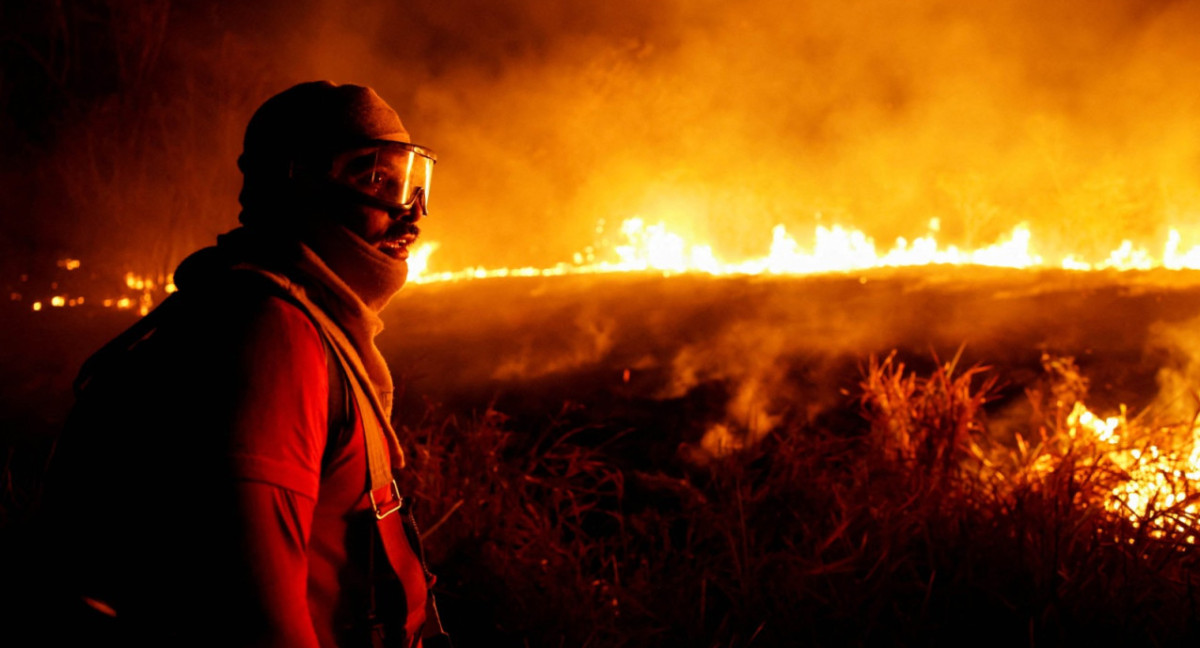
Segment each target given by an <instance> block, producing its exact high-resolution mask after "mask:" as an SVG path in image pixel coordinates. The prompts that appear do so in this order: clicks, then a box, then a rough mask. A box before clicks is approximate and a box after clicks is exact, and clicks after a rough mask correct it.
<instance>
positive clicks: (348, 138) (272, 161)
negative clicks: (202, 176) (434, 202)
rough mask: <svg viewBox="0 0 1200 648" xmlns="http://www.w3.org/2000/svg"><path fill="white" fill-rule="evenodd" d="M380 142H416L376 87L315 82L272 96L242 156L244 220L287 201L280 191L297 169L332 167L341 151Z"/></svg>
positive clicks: (260, 112) (252, 124) (259, 112)
mask: <svg viewBox="0 0 1200 648" xmlns="http://www.w3.org/2000/svg"><path fill="white" fill-rule="evenodd" d="M378 140H387V141H394V142H408V141H410V140H409V136H408V131H406V130H405V129H404V124H402V123H401V122H400V116H399V115H397V114H396V111H395V110H392V108H391V106H389V105H387V103H386V102H385V101H384V100H383V99H381V98H380V97H379V95H378V94H376V93H375V91H374V90H372V89H370V88H367V87H364V86H357V85H350V84H346V85H336V84H334V83H330V82H329V81H311V82H308V83H301V84H299V85H296V86H292V87H291V88H288V89H287V90H284V91H283V92H281V93H279V94H277V95H275V96H274V97H271V98H270V99H268V100H267V101H266V102H265V103H264V104H263V105H262V106H260V107H259V109H258V110H257V111H255V113H254V116H253V117H251V118H250V123H249V124H248V125H247V126H246V137H245V140H244V141H243V144H242V155H241V157H239V158H238V168H239V169H241V170H242V174H243V183H242V193H241V195H240V196H239V197H238V199H239V201H241V203H242V207H243V208H244V210H245V211H243V213H242V222H247V216H248V214H247V212H256V211H258V210H259V209H260V208H262V207H265V206H267V204H268V203H267V202H266V201H271V202H272V203H274V204H276V205H278V203H279V201H280V200H281V199H286V198H287V196H283V195H280V193H281V192H285V191H286V188H287V181H288V179H289V177H290V175H291V173H292V169H293V166H294V165H296V164H301V165H306V166H313V165H320V164H327V163H328V160H329V159H330V158H331V157H332V156H333V154H335V153H338V152H341V151H346V150H349V149H352V148H354V147H356V146H360V145H365V144H367V143H369V142H371V141H378ZM249 215H250V216H251V218H253V217H255V216H254V214H253V213H251V214H249Z"/></svg>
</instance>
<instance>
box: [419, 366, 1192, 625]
mask: <svg viewBox="0 0 1200 648" xmlns="http://www.w3.org/2000/svg"><path fill="white" fill-rule="evenodd" d="M956 365H957V359H955V360H953V361H951V362H949V363H944V364H943V363H940V362H939V363H938V366H937V367H936V368H935V369H934V370H933V371H932V372H931V373H930V374H929V375H928V376H918V375H915V374H914V373H912V372H909V371H906V369H905V366H904V365H903V364H902V363H900V362H899V361H898V360H897V359H896V357H895V355H894V354H893V355H892V356H889V357H887V358H885V359H883V360H882V361H877V360H874V359H872V361H871V362H870V364H869V366H868V368H867V369H866V370H865V371H864V376H863V379H862V383H861V394H860V397H859V403H860V406H861V411H862V415H863V425H862V426H861V429H854V430H846V429H841V430H822V429H813V428H811V427H805V426H800V425H799V424H793V425H791V426H784V427H782V428H780V429H777V430H775V431H774V432H773V433H771V434H770V435H768V436H767V437H766V438H765V439H764V441H763V442H762V443H761V444H760V445H758V446H756V447H754V448H750V449H746V450H743V451H740V452H737V453H734V454H731V455H729V456H726V457H723V458H720V459H718V460H716V461H713V462H712V463H710V464H708V465H707V466H705V467H703V468H696V467H694V466H693V467H688V466H687V465H686V464H685V463H684V462H679V463H678V464H677V465H674V466H664V467H663V468H662V470H661V471H658V472H654V473H648V472H645V471H639V470H634V469H631V468H625V467H623V466H622V465H619V464H620V462H619V461H618V460H617V459H616V458H615V456H616V455H614V454H612V453H609V452H607V451H606V448H607V444H610V443H613V442H614V439H615V438H616V437H619V436H620V434H621V433H622V432H624V431H620V430H612V429H607V428H604V427H603V426H593V427H573V425H572V421H573V419H572V417H570V416H569V413H568V412H566V411H564V415H560V416H558V417H554V418H552V419H550V420H549V421H547V422H546V423H545V424H544V426H542V427H541V428H539V429H536V430H530V429H516V428H515V427H514V426H513V425H512V422H511V421H509V420H507V419H506V418H505V417H504V416H503V415H501V414H499V413H497V412H494V411H488V412H486V413H484V414H483V415H481V416H479V417H477V418H474V419H472V420H469V421H462V420H459V419H456V418H454V417H439V415H437V414H436V411H435V410H431V417H430V419H429V420H427V421H426V422H425V423H423V424H422V425H420V426H418V427H416V428H415V429H412V430H409V431H408V433H409V437H410V442H411V443H412V444H413V446H414V447H415V448H416V453H415V455H416V457H415V459H414V461H413V464H414V466H413V467H414V470H412V471H411V476H412V480H413V481H412V482H411V484H410V487H411V488H412V489H413V490H414V492H416V493H417V495H418V496H419V497H420V498H421V499H422V500H424V508H423V510H422V511H421V513H422V515H421V517H422V518H423V519H425V520H428V521H431V522H432V521H437V522H438V524H437V528H436V530H433V531H432V532H431V533H430V534H429V536H430V537H429V538H428V542H429V545H430V548H431V554H432V556H433V557H434V562H435V563H437V566H435V570H436V571H439V572H440V573H441V574H442V580H441V581H440V583H441V585H440V589H441V590H442V594H441V598H442V600H443V605H444V606H445V607H446V608H447V609H446V612H445V616H446V617H447V618H448V622H449V623H450V624H451V625H452V626H454V627H456V628H457V629H458V633H459V635H460V636H461V641H462V642H463V643H476V642H479V643H489V645H538V646H562V645H566V646H656V645H657V646H680V645H683V646H752V645H753V646H768V645H847V644H849V645H858V644H878V643H883V644H921V645H936V644H944V645H960V644H961V643H962V642H964V641H966V640H979V641H986V642H997V641H999V642H1001V643H1004V644H1008V645H1038V644H1040V645H1045V644H1062V643H1071V644H1073V643H1084V642H1086V641H1099V640H1103V641H1105V643H1108V642H1111V641H1113V640H1126V641H1133V642H1134V643H1137V644H1139V645H1140V644H1145V643H1150V644H1156V645H1170V644H1179V643H1183V642H1185V641H1188V640H1190V639H1193V638H1194V636H1193V635H1194V630H1193V627H1192V619H1193V618H1195V612H1196V600H1195V595H1194V594H1193V591H1192V587H1191V583H1192V581H1194V580H1196V577H1197V574H1196V567H1195V558H1196V555H1197V553H1196V551H1195V549H1194V547H1193V546H1192V545H1189V544H1187V543H1186V541H1185V540H1184V538H1185V536H1186V535H1187V533H1190V531H1191V526H1190V525H1176V526H1178V527H1182V528H1185V531H1186V532H1187V533H1185V532H1182V531H1178V530H1177V529H1176V526H1172V527H1170V529H1167V531H1166V532H1163V533H1158V534H1155V533H1151V530H1152V529H1153V528H1155V527H1154V522H1153V520H1154V519H1159V518H1164V516H1165V518H1169V519H1171V520H1172V521H1173V522H1176V521H1178V520H1180V519H1182V518H1181V517H1180V514H1181V513H1182V512H1183V507H1185V506H1186V505H1187V504H1188V503H1190V502H1191V501H1192V500H1191V499H1190V497H1189V498H1185V499H1183V500H1180V501H1179V502H1177V503H1175V504H1173V505H1172V506H1170V507H1165V508H1162V510H1158V511H1156V512H1153V513H1147V514H1146V515H1144V516H1142V517H1141V518H1139V520H1138V521H1136V522H1135V521H1134V520H1130V519H1129V517H1128V516H1127V515H1123V514H1122V513H1121V512H1120V511H1119V510H1115V509H1113V508H1112V505H1111V504H1110V505H1109V506H1108V507H1106V504H1105V503H1106V502H1108V501H1110V500H1111V493H1112V492H1113V489H1114V488H1116V487H1118V486H1119V485H1120V484H1121V483H1124V482H1123V480H1128V479H1129V477H1130V475H1129V473H1128V471H1122V470H1121V469H1119V468H1118V467H1117V466H1116V465H1115V464H1114V463H1113V461H1112V460H1111V459H1110V455H1111V453H1112V452H1113V449H1112V448H1111V447H1108V446H1103V444H1097V443H1096V442H1095V440H1094V439H1088V438H1085V437H1084V436H1083V435H1082V434H1081V433H1080V431H1079V430H1078V429H1074V430H1073V428H1071V426H1070V424H1069V421H1068V418H1069V417H1068V413H1069V412H1070V409H1071V407H1070V405H1071V403H1073V402H1074V401H1076V400H1079V399H1082V398H1083V397H1084V396H1085V395H1086V381H1084V380H1083V379H1082V378H1081V377H1080V376H1079V375H1078V371H1077V369H1075V368H1074V365H1073V363H1071V362H1070V360H1069V359H1049V358H1048V359H1047V360H1046V370H1047V371H1046V376H1045V378H1044V380H1043V381H1042V383H1040V384H1039V385H1037V386H1034V387H1033V388H1031V389H1030V390H1029V395H1028V397H1029V399H1030V401H1031V405H1032V407H1031V411H1032V414H1031V417H1030V420H1029V422H1028V425H1027V428H1026V429H1025V430H1024V432H1023V433H1021V434H1018V435H1016V436H1015V437H1014V438H1011V439H996V438H993V437H992V436H990V435H989V432H988V425H987V419H986V408H985V406H986V404H987V403H988V401H989V398H990V396H991V394H992V393H993V390H994V389H995V385H996V377H995V376H994V375H991V374H990V373H989V371H988V370H987V369H986V368H984V367H972V368H969V369H967V370H964V371H959V370H958V368H957V366H956ZM1128 430H1129V434H1128V437H1129V438H1128V443H1132V444H1137V445H1140V446H1141V447H1142V448H1145V447H1146V446H1147V445H1148V444H1150V440H1149V439H1148V438H1147V435H1148V434H1149V431H1150V430H1151V428H1149V427H1147V426H1146V425H1145V424H1144V423H1138V422H1133V423H1129V424H1128ZM1134 430H1142V431H1143V432H1144V433H1143V434H1141V435H1140V436H1139V435H1137V434H1134ZM1154 431H1155V434H1156V435H1158V436H1162V435H1168V434H1175V435H1177V434H1178V433H1179V430H1178V429H1168V428H1163V427H1159V428H1154ZM634 433H635V434H636V431H634ZM1151 436H1154V435H1151ZM443 518H444V519H443ZM1165 518H1164V519H1165ZM1189 519H1194V518H1189ZM1159 526H1162V525H1159Z"/></svg>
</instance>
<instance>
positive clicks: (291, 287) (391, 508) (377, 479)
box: [237, 265, 450, 647]
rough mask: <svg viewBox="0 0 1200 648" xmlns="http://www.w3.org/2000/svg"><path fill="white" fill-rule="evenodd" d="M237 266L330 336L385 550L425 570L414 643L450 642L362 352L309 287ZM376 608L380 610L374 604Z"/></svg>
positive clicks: (414, 603) (415, 596) (395, 448)
mask: <svg viewBox="0 0 1200 648" xmlns="http://www.w3.org/2000/svg"><path fill="white" fill-rule="evenodd" d="M237 268H238V269H244V270H250V271H252V272H254V273H256V274H258V275H260V276H262V277H264V278H265V279H267V280H269V281H270V282H271V283H273V284H275V285H277V286H278V287H280V288H282V289H283V290H284V291H285V294H286V296H287V297H288V298H289V299H290V300H291V301H293V302H294V303H295V304H296V305H297V306H299V307H300V309H301V310H302V311H304V313H305V314H306V315H308V316H309V318H310V319H311V320H312V321H313V323H315V324H316V325H317V329H318V331H319V332H320V334H321V336H322V338H324V339H325V340H326V341H327V342H328V344H327V345H326V346H327V347H328V348H330V349H332V350H333V355H334V357H335V358H336V359H337V362H338V364H339V365H340V366H341V368H342V372H343V374H344V375H345V376H346V378H347V379H346V381H345V382H346V383H349V385H350V389H351V391H352V393H353V396H354V401H355V402H356V403H358V410H359V412H360V413H361V415H360V416H359V418H360V419H361V421H362V426H363V436H364V442H365V444H366V449H367V467H368V472H369V474H370V487H369V489H368V491H367V494H368V497H369V498H370V500H371V507H372V509H373V510H374V513H375V521H376V527H377V530H378V532H379V533H378V536H379V538H380V540H381V543H382V545H383V553H384V554H386V556H387V559H388V563H389V564H390V565H391V567H392V571H393V572H394V573H395V574H396V575H397V577H400V578H402V577H403V574H405V573H407V570H406V569H404V566H405V565H406V564H412V563H413V561H415V562H416V563H417V564H418V565H420V566H421V572H422V576H423V578H424V579H425V583H424V585H425V587H423V588H417V587H412V586H411V585H414V584H411V583H409V584H406V585H409V586H405V587H402V589H403V590H404V597H405V603H406V605H407V606H408V607H407V609H408V610H413V609H416V608H417V607H421V606H423V607H424V608H425V620H426V623H425V627H424V628H421V627H411V628H410V627H407V624H406V627H405V631H406V632H407V633H408V636H409V637H412V638H413V642H414V645H416V643H417V642H418V641H420V640H421V639H422V635H424V638H425V639H427V640H429V639H432V641H430V642H428V643H429V644H430V646H431V647H432V646H434V645H435V644H439V643H440V644H441V645H444V646H448V645H449V644H450V642H449V635H448V634H446V631H445V629H444V628H443V627H442V622H441V617H440V615H439V614H438V611H437V605H436V603H435V601H434V597H433V592H432V591H430V590H429V587H431V586H432V584H433V580H434V578H433V574H431V573H430V572H429V568H428V567H427V566H426V563H425V556H424V551H423V550H422V549H421V544H420V543H421V537H420V534H419V533H418V532H417V530H416V520H415V518H413V515H412V507H411V505H410V506H408V507H405V504H406V502H405V500H404V498H403V497H402V496H401V495H400V489H399V486H397V485H396V480H395V478H394V477H393V475H392V469H393V468H396V469H400V468H403V467H404V452H403V450H402V449H401V448H400V442H399V440H398V439H397V438H396V431H395V430H394V429H393V428H392V426H391V422H390V421H389V420H388V416H387V414H386V413H385V412H384V409H383V406H382V405H381V404H380V402H379V398H378V395H376V394H375V392H374V390H373V389H366V388H365V385H369V384H370V380H369V379H368V378H367V377H366V375H365V370H364V369H362V362H361V360H360V358H359V356H358V352H357V351H356V350H355V349H354V347H353V345H352V344H351V343H350V340H349V339H348V338H347V337H346V334H345V333H343V332H342V330H341V327H339V326H338V325H337V323H336V322H334V321H333V319H332V318H331V317H329V316H328V315H327V314H325V311H323V310H322V309H321V308H320V307H319V306H317V305H316V304H314V303H313V302H312V300H310V299H309V298H308V296H307V295H306V294H305V293H304V290H303V288H301V287H300V286H297V285H295V284H293V283H292V282H291V281H290V280H288V279H287V278H286V277H283V276H281V275H277V274H275V273H272V272H269V271H266V270H263V269H262V268H258V267H255V266H249V265H246V266H237ZM402 508H405V512H406V513H407V515H405V514H396V515H393V514H395V513H399V512H400V511H401V509H402ZM406 518H407V519H406ZM410 524H411V527H410V526H409V525H410ZM414 547H415V549H414ZM421 592H423V593H424V594H425V596H424V600H421V599H420V598H419V593H421ZM373 612H374V610H372V613H373ZM422 630H424V632H422Z"/></svg>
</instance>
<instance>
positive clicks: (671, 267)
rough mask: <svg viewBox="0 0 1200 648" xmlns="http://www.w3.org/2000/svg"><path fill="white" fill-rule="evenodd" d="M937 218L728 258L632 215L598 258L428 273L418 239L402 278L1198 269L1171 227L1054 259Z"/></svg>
mask: <svg viewBox="0 0 1200 648" xmlns="http://www.w3.org/2000/svg"><path fill="white" fill-rule="evenodd" d="M937 229H938V223H937V221H936V220H934V221H931V222H930V227H929V230H930V231H929V233H928V234H926V235H924V236H920V237H918V238H915V239H913V240H911V241H910V240H907V239H905V238H898V239H896V241H895V242H894V243H893V244H892V245H891V247H888V248H883V249H881V248H879V247H878V246H877V245H876V243H875V240H874V239H873V238H871V237H870V236H868V235H867V234H865V233H864V232H862V231H860V230H857V229H852V228H848V227H843V226H841V225H832V226H828V227H826V226H824V225H818V226H816V228H815V230H814V232H813V237H812V241H813V243H812V245H811V246H809V247H806V246H804V245H802V244H801V243H800V242H799V241H798V240H797V239H796V238H795V237H794V236H793V235H792V234H791V233H789V232H788V230H787V228H786V227H785V226H783V225H776V226H775V227H774V228H773V229H772V230H771V239H770V244H769V247H768V249H767V251H766V253H765V254H763V255H762V256H758V257H754V258H749V259H743V260H739V261H730V260H725V259H720V258H718V256H717V255H716V254H715V253H714V251H713V247H712V245H709V244H707V243H703V242H690V241H688V240H687V239H686V238H685V237H684V236H682V235H680V234H678V233H676V232H673V231H671V230H670V229H669V228H668V227H667V226H666V225H664V224H663V223H661V222H660V223H654V224H650V223H647V222H646V221H645V220H644V219H642V218H639V217H634V218H630V219H628V220H626V221H624V222H623V223H622V224H621V228H620V234H621V237H622V238H623V242H622V243H621V244H618V245H615V246H613V247H612V250H611V257H610V259H608V260H597V258H596V257H597V254H596V252H595V251H594V250H593V249H592V248H588V250H587V252H586V253H579V254H576V255H575V263H560V264H558V265H555V266H551V267H548V268H534V267H525V268H497V269H487V268H482V267H477V268H467V269H465V270H459V271H449V272H446V271H443V272H434V271H431V270H430V268H429V266H430V257H431V256H432V255H433V253H434V252H435V251H436V250H437V249H438V244H437V243H433V242H429V243H424V244H422V245H420V246H419V247H417V248H415V249H414V251H413V255H412V257H411V258H410V259H409V280H410V281H413V282H416V283H434V282H441V281H460V280H466V279H485V278H491V277H510V276H556V275H564V274H590V273H604V272H661V273H663V274H668V275H669V274H680V273H687V272H696V273H706V274H712V275H758V274H773V275H806V274H817V273H828V272H848V271H862V270H871V269H876V268H897V267H912V266H925V265H978V266H991V267H1001V268H1051V267H1054V268H1062V269H1065V270H1076V271H1089V270H1091V271H1096V270H1120V271H1124V270H1151V269H1156V268H1165V269H1169V270H1183V269H1191V270H1195V269H1200V245H1196V246H1193V247H1191V248H1189V249H1186V250H1185V249H1184V248H1183V246H1182V236H1181V235H1180V233H1179V231H1178V230H1176V229H1172V230H1170V232H1169V233H1168V237H1167V241H1166V242H1165V243H1164V244H1163V246H1162V253H1161V254H1160V255H1155V254H1153V253H1151V252H1150V251H1149V250H1147V249H1145V248H1143V247H1137V246H1135V245H1134V244H1133V243H1132V242H1131V241H1124V242H1122V243H1121V245H1120V246H1118V247H1117V249H1115V250H1113V251H1112V252H1110V253H1109V254H1108V256H1107V257H1106V258H1103V259H1099V260H1094V261H1087V260H1084V259H1081V258H1079V257H1078V256H1076V255H1073V254H1068V255H1066V256H1063V257H1061V258H1058V259H1052V258H1049V257H1048V256H1047V255H1045V254H1042V253H1040V252H1039V251H1038V250H1037V249H1036V246H1035V245H1034V241H1033V234H1032V232H1031V231H1030V229H1029V227H1028V226H1027V225H1025V224H1019V225H1017V226H1016V227H1014V228H1013V229H1012V230H1011V231H1009V232H1008V233H1007V234H1005V235H1004V236H1002V237H1001V238H1000V239H999V240H997V241H996V242H994V243H992V244H991V245H985V246H983V247H980V248H976V249H961V248H959V247H957V246H954V245H943V244H942V243H940V242H939V241H938V240H937Z"/></svg>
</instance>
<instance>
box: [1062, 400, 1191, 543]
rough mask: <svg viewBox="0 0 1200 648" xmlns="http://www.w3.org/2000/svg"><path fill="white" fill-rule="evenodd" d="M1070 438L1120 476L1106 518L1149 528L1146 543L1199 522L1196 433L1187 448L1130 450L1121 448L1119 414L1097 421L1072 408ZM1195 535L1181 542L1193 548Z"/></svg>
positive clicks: (1106, 505)
mask: <svg viewBox="0 0 1200 648" xmlns="http://www.w3.org/2000/svg"><path fill="white" fill-rule="evenodd" d="M1067 426H1068V432H1069V434H1070V436H1071V437H1072V438H1076V439H1086V440H1090V441H1094V442H1096V443H1097V446H1098V447H1100V448H1104V449H1105V450H1104V451H1103V453H1102V456H1101V462H1106V463H1108V464H1111V465H1112V466H1114V467H1115V468H1116V469H1117V470H1118V471H1119V474H1120V475H1121V477H1122V479H1121V481H1120V483H1119V484H1118V485H1117V486H1115V487H1114V488H1113V489H1112V490H1111V491H1110V492H1109V493H1108V497H1107V499H1105V501H1104V508H1105V509H1106V510H1108V511H1109V512H1110V513H1114V514H1116V515H1120V516H1123V517H1126V518H1127V519H1128V520H1129V521H1130V522H1131V523H1132V524H1133V526H1134V527H1135V528H1137V527H1139V526H1140V525H1142V524H1147V525H1149V533H1150V535H1151V537H1154V538H1162V537H1164V536H1165V535H1167V534H1168V533H1170V532H1177V533H1187V532H1188V530H1189V529H1192V528H1194V527H1195V525H1196V523H1197V522H1198V521H1200V517H1198V516H1197V513H1198V511H1197V505H1196V499H1197V485H1200V428H1198V429H1196V430H1194V431H1193V434H1192V439H1191V443H1190V447H1184V448H1181V449H1166V448H1161V447H1160V446H1158V445H1156V444H1153V443H1144V444H1142V445H1140V446H1139V447H1131V446H1130V444H1129V443H1122V432H1123V431H1124V430H1125V429H1126V427H1127V426H1128V421H1127V420H1126V416H1125V412H1124V408H1122V411H1121V413H1120V414H1119V415H1117V416H1110V417H1105V418H1101V417H1099V416H1096V415H1095V414H1093V413H1092V412H1091V411H1090V410H1088V408H1087V407H1086V406H1084V404H1083V403H1078V402H1077V403H1075V406H1074V408H1073V409H1072V411H1071V413H1070V415H1068V417H1067ZM1195 541H1196V539H1195V536H1194V535H1188V536H1187V538H1186V542H1187V543H1188V544H1194V543H1195Z"/></svg>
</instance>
